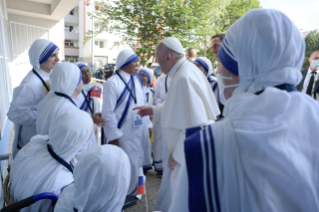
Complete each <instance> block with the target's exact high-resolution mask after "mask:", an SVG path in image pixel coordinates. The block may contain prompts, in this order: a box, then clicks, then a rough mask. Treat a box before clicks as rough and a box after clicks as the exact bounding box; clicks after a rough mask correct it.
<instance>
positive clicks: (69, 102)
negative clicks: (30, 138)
mask: <svg viewBox="0 0 319 212" xmlns="http://www.w3.org/2000/svg"><path fill="white" fill-rule="evenodd" d="M52 72H53V73H52V76H51V91H50V92H49V93H48V95H47V96H46V97H45V98H44V99H43V101H41V102H40V103H39V105H38V119H37V122H36V127H37V133H38V134H41V135H47V134H48V133H49V128H50V126H51V124H52V122H53V120H54V119H55V117H56V116H58V115H59V114H61V113H63V112H65V111H68V110H79V108H78V107H77V106H76V104H75V103H74V101H73V99H70V98H67V97H62V96H58V95H57V94H56V92H59V93H63V94H65V95H66V96H68V97H70V96H71V95H72V94H73V92H74V90H75V88H76V87H77V86H78V84H79V82H80V80H82V75H81V71H80V69H79V68H78V67H77V66H76V65H74V64H71V63H64V62H62V63H58V64H56V65H55V67H54V68H53V71H52ZM80 95H81V94H80ZM92 132H93V128H92ZM95 146H97V141H96V137H95V136H92V137H91V138H90V142H89V145H88V146H87V148H88V149H86V150H85V151H87V150H89V149H92V148H94V147H95ZM78 159H79V158H78Z"/></svg>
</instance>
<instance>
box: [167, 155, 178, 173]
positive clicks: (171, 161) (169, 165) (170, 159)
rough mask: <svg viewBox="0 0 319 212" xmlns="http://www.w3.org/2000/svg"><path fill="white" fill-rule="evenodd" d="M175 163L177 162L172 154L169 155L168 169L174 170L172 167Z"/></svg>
mask: <svg viewBox="0 0 319 212" xmlns="http://www.w3.org/2000/svg"><path fill="white" fill-rule="evenodd" d="M176 165H177V162H176V160H174V158H173V156H172V155H170V156H169V158H168V165H167V166H168V168H169V169H170V170H174V167H175V166H176Z"/></svg>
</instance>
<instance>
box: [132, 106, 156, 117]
mask: <svg viewBox="0 0 319 212" xmlns="http://www.w3.org/2000/svg"><path fill="white" fill-rule="evenodd" d="M133 110H139V111H138V112H137V114H138V115H140V116H141V117H144V116H150V115H153V108H152V107H151V106H140V107H135V108H133Z"/></svg>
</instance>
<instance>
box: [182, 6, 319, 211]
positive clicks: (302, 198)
mask: <svg viewBox="0 0 319 212" xmlns="http://www.w3.org/2000/svg"><path fill="white" fill-rule="evenodd" d="M278 20H280V21H278ZM260 23H268V24H265V25H263V27H261V28H259V27H260ZM269 35H272V36H269ZM225 49H227V51H225ZM296 49H298V51H296ZM286 52H291V54H289V56H287V54H286ZM304 52H305V41H304V38H303V37H302V36H301V35H300V31H299V29H298V28H297V27H296V26H295V25H294V24H293V23H292V21H291V20H289V18H288V17H287V16H286V15H284V14H283V13H281V12H279V11H277V10H265V9H260V10H259V9H258V10H252V11H250V12H248V13H247V14H246V15H244V16H243V17H242V18H241V19H239V20H238V21H236V23H235V24H233V25H232V26H231V27H230V28H229V29H228V31H227V34H226V36H225V38H224V40H223V44H222V46H221V48H220V51H219V55H218V57H219V59H220V61H221V63H222V64H223V65H224V67H225V68H226V69H227V70H229V72H231V73H233V72H235V70H234V69H233V68H234V67H237V65H238V69H237V74H236V75H237V76H239V78H240V79H241V80H240V83H239V85H238V87H237V88H236V89H235V91H234V92H233V94H232V96H231V98H229V99H228V100H227V101H226V104H225V107H224V112H223V115H224V119H223V120H222V121H220V122H217V123H215V124H213V125H208V126H205V129H203V130H200V131H199V132H195V133H194V132H193V133H188V134H189V135H190V136H189V137H188V138H187V139H186V140H185V155H186V161H187V170H188V176H189V181H190V183H192V188H191V189H190V191H189V195H190V196H189V199H190V200H191V201H190V202H189V206H190V211H192V212H195V211H196V212H197V211H203V212H205V211H207V212H208V211H225V212H232V211H238V212H247V211H262V212H263V211H278V212H279V211H289V212H298V211H307V212H308V211H309V212H314V211H319V198H318V197H319V172H318V167H319V155H318V152H319V144H318V137H319V131H318V127H319V120H318V118H317V116H316V115H314V114H316V113H317V111H319V103H318V102H317V101H315V100H313V99H312V98H311V97H310V96H308V95H306V94H304V93H301V92H298V91H297V89H296V88H295V86H296V85H298V84H299V82H300V81H301V79H302V75H301V72H300V70H301V67H302V64H303V62H304V57H305V56H304ZM221 53H223V54H222V55H221ZM229 55H231V56H229ZM232 58H236V60H238V63H237V62H236V61H235V60H234V59H232ZM224 59H225V60H224ZM226 59H227V60H226ZM226 61H227V62H226ZM230 64H231V65H230ZM252 67H254V68H252ZM195 173H196V174H195ZM195 175H196V176H195Z"/></svg>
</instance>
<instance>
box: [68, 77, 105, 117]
mask: <svg viewBox="0 0 319 212" xmlns="http://www.w3.org/2000/svg"><path fill="white" fill-rule="evenodd" d="M94 85H95V83H89V84H83V88H82V92H81V93H80V94H79V95H78V96H77V97H76V98H75V99H74V102H75V104H76V105H77V106H78V108H80V109H81V110H84V111H86V112H87V113H88V114H90V115H95V114H97V113H100V112H101V107H100V99H99V98H98V97H94V96H90V94H91V91H92V90H93V87H94ZM96 86H97V85H96ZM97 87H98V86H97ZM85 99H87V100H85ZM88 103H89V104H88Z"/></svg>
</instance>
